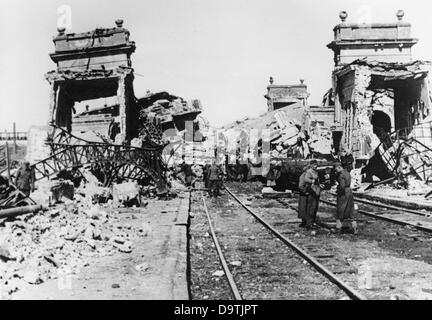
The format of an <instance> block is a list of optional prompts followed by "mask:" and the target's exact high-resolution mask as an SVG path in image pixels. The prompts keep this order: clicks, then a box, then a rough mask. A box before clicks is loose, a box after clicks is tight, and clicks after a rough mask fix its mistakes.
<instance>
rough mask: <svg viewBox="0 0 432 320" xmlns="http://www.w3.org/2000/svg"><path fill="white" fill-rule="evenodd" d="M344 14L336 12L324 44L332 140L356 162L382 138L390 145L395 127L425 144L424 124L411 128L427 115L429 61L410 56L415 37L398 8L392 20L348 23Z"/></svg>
mask: <svg viewBox="0 0 432 320" xmlns="http://www.w3.org/2000/svg"><path fill="white" fill-rule="evenodd" d="M347 16H348V14H347V13H346V12H344V11H343V12H341V13H340V18H341V20H342V21H341V23H340V24H338V25H337V26H335V28H334V29H333V30H334V40H333V41H332V42H331V43H330V44H328V48H330V49H331V50H333V52H334V62H335V68H334V71H333V75H332V94H333V97H332V100H333V101H334V108H335V125H334V127H333V128H332V129H333V140H334V144H335V145H337V146H341V147H344V148H346V149H348V150H350V151H351V152H352V153H353V155H354V157H355V158H356V159H357V160H360V162H361V160H367V159H370V158H371V157H372V156H373V155H374V153H375V150H376V149H377V147H378V146H380V145H381V144H383V143H384V142H385V141H388V142H389V141H390V142H389V144H391V141H392V139H390V140H389V137H391V133H394V132H396V131H397V133H398V135H399V136H398V138H401V137H405V138H406V137H408V136H409V135H412V134H416V133H417V134H416V138H417V139H420V140H421V142H422V143H425V144H428V145H430V144H431V142H432V141H431V136H430V134H431V131H430V125H428V128H426V131H428V132H429V133H428V134H424V133H423V132H422V133H420V134H419V132H414V131H415V130H417V131H418V130H419V127H418V126H419V125H420V124H421V123H426V122H427V120H428V117H429V114H430V111H429V110H430V105H431V101H430V94H429V88H430V84H429V81H428V74H429V70H430V66H431V63H430V62H426V61H418V60H416V61H414V60H413V58H412V55H411V49H412V47H413V46H414V45H415V44H416V43H417V42H418V40H417V39H415V38H413V37H412V36H411V24H410V23H407V22H404V21H403V16H404V12H403V11H402V10H399V11H398V12H397V21H396V22H392V23H372V24H359V23H349V22H347V21H346V20H347ZM424 129H425V128H422V127H420V130H422V131H423V130H424ZM413 130H414V131H413ZM393 140H394V139H393ZM389 147H390V146H389V145H388V146H386V147H385V148H384V149H388V148H389ZM384 149H380V150H381V151H382V152H383V153H384V152H385V151H386V150H384ZM383 157H384V155H383ZM389 161H390V160H389Z"/></svg>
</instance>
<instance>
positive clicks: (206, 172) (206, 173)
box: [203, 160, 211, 189]
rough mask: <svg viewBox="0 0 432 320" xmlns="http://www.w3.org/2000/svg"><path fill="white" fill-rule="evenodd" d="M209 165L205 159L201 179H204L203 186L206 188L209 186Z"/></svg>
mask: <svg viewBox="0 0 432 320" xmlns="http://www.w3.org/2000/svg"><path fill="white" fill-rule="evenodd" d="M210 167H211V165H210V163H209V161H208V160H207V161H206V164H205V165H204V167H203V180H204V187H205V188H206V189H208V187H209V180H208V177H209V170H210Z"/></svg>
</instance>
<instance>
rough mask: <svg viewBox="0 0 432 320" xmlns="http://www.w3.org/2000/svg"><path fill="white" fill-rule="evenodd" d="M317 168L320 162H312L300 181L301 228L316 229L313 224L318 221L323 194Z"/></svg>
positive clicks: (299, 209)
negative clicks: (320, 200)
mask: <svg viewBox="0 0 432 320" xmlns="http://www.w3.org/2000/svg"><path fill="white" fill-rule="evenodd" d="M317 168H318V162H317V161H316V160H312V161H311V162H310V165H309V166H306V167H305V169H304V172H303V174H302V175H301V176H300V180H299V191H300V197H299V208H298V217H299V218H300V219H301V220H302V223H301V224H300V227H305V228H307V229H311V228H314V225H313V223H314V222H315V221H316V215H317V212H318V205H319V198H320V194H321V187H320V183H319V177H318V171H317Z"/></svg>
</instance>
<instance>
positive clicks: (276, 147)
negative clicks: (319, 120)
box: [224, 105, 332, 158]
mask: <svg viewBox="0 0 432 320" xmlns="http://www.w3.org/2000/svg"><path fill="white" fill-rule="evenodd" d="M306 116H307V115H306V113H305V112H304V107H303V106H301V105H299V106H298V107H297V106H288V107H284V108H281V109H278V110H276V111H271V112H268V113H266V114H264V115H262V116H260V117H258V118H255V119H249V118H246V119H244V120H242V121H236V122H235V123H234V124H232V125H230V126H227V127H225V128H224V134H225V136H226V139H227V140H228V141H237V144H239V143H240V141H241V140H242V134H244V133H245V132H246V134H249V135H250V134H251V132H252V130H259V131H260V130H261V131H263V130H268V131H267V134H268V135H269V139H270V152H271V154H270V155H271V157H272V158H289V157H296V158H307V157H308V156H310V155H311V154H314V155H330V154H331V152H332V135H331V131H330V130H327V129H325V128H319V129H318V130H315V132H307V130H306V125H305V121H306V119H305V117H306ZM263 139H264V136H263Z"/></svg>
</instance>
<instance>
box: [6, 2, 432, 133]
mask: <svg viewBox="0 0 432 320" xmlns="http://www.w3.org/2000/svg"><path fill="white" fill-rule="evenodd" d="M429 3H430V1H426V0H410V1H406V0H399V1H398V0H396V1H395V0H375V1H368V0H351V1H347V0H329V1H325V2H324V1H316V0H302V1H290V0H145V1H142V0H141V1H138V0H121V1H106V0H92V1H89V0H73V1H65V0H62V1H56V0H44V1H30V0H27V1H24V0H0V130H1V131H3V130H11V128H12V123H13V122H14V121H15V122H16V123H17V127H18V130H27V129H28V127H29V126H30V125H32V124H45V123H46V122H47V117H48V97H49V87H48V84H47V81H46V80H45V78H44V74H45V73H46V72H47V71H50V70H53V69H54V68H55V64H54V63H53V62H52V61H51V60H50V58H49V56H48V53H50V52H52V51H53V49H54V45H53V43H52V37H53V36H54V35H55V34H56V33H57V31H56V29H57V23H58V20H59V19H60V22H63V21H65V20H62V19H61V18H62V17H63V16H62V15H59V14H58V9H59V7H61V6H62V5H68V6H69V7H70V8H71V17H72V19H71V30H67V31H68V32H84V31H90V30H93V29H94V28H95V27H114V26H115V24H114V21H115V20H116V19H117V18H122V19H124V27H125V28H127V29H129V31H130V33H131V40H134V41H135V42H136V46H137V49H136V52H135V53H134V54H133V55H132V64H133V67H134V69H135V72H136V73H138V74H140V75H142V76H138V75H137V76H136V78H135V81H134V89H135V95H136V96H137V97H140V96H142V95H144V94H145V93H146V91H147V90H151V91H161V90H164V91H169V92H170V93H173V94H175V95H179V96H182V97H184V98H186V99H191V98H197V99H200V100H201V102H202V104H203V106H204V109H205V112H204V116H205V117H206V118H207V119H208V120H210V123H211V124H213V125H215V126H220V125H223V124H226V123H228V122H231V121H234V120H236V119H241V118H244V117H245V116H257V115H259V114H261V113H263V112H265V111H266V108H267V106H266V100H265V99H264V97H263V96H264V94H265V93H266V86H267V84H268V78H269V76H270V75H271V76H273V77H274V79H275V83H276V84H295V83H298V82H299V79H300V78H303V79H305V82H306V84H307V85H308V86H309V92H310V93H311V97H310V100H309V102H310V104H319V103H320V101H321V98H322V95H323V94H324V93H325V91H327V90H328V88H330V85H331V84H330V75H331V71H332V68H333V56H332V52H331V51H330V50H329V49H327V47H326V45H327V44H328V43H329V42H330V41H332V37H333V31H332V29H333V27H334V26H335V25H336V24H338V23H339V21H340V20H339V17H338V15H339V12H340V11H341V10H345V11H347V12H348V15H349V16H348V19H347V22H359V21H360V22H364V21H366V22H368V21H369V22H370V21H374V22H393V21H396V16H395V13H396V11H397V10H398V9H404V10H405V18H404V20H405V21H409V22H411V23H412V24H413V35H414V36H415V37H418V38H420V42H419V43H418V44H417V45H416V46H415V47H414V50H413V52H414V57H415V58H418V59H424V60H432V37H431V36H430V32H431V30H432V19H431V17H430V15H431V13H432V10H431V9H432V5H431V4H429Z"/></svg>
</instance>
